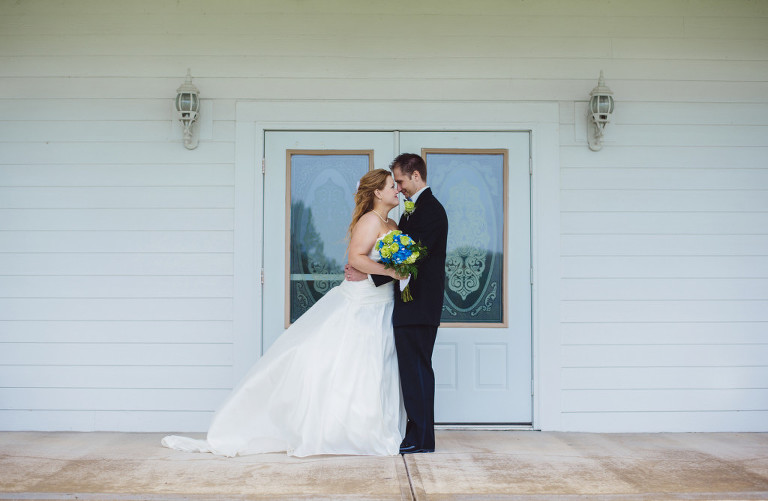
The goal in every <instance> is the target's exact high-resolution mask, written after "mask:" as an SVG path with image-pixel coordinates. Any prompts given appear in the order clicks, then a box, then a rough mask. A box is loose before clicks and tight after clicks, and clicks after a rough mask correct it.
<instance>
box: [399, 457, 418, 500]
mask: <svg viewBox="0 0 768 501" xmlns="http://www.w3.org/2000/svg"><path fill="white" fill-rule="evenodd" d="M400 457H401V458H402V461H403V462H402V466H400V463H399V462H398V461H395V469H396V470H397V479H398V482H399V484H400V499H401V500H403V501H405V500H408V501H414V499H415V498H414V497H413V483H412V482H411V474H410V473H409V472H408V463H406V462H405V456H402V455H401V456H400Z"/></svg>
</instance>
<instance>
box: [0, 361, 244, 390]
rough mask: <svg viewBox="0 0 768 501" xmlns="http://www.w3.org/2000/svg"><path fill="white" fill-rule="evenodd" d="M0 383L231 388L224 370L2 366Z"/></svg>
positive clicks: (146, 367) (181, 367)
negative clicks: (160, 383) (159, 383)
mask: <svg viewBox="0 0 768 501" xmlns="http://www.w3.org/2000/svg"><path fill="white" fill-rule="evenodd" d="M0 381H21V382H23V384H24V385H25V386H24V387H25V388H110V389H153V388H157V387H158V382H159V381H163V386H164V387H165V388H166V389H172V388H179V389H195V388H200V389H219V390H229V389H231V388H232V368H231V367H227V366H215V365H214V366H200V365H196V366H193V367H190V366H148V365H143V366H134V367H126V366H104V365H87V366H62V365H54V366H47V365H23V366H21V365H4V366H0Z"/></svg>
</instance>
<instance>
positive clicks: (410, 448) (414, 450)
mask: <svg viewBox="0 0 768 501" xmlns="http://www.w3.org/2000/svg"><path fill="white" fill-rule="evenodd" d="M426 452H435V449H423V448H419V447H416V446H415V445H401V446H400V454H421V453H426Z"/></svg>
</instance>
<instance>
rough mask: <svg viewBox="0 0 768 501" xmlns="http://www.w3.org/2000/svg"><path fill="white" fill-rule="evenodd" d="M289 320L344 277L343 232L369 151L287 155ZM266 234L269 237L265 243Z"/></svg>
mask: <svg viewBox="0 0 768 501" xmlns="http://www.w3.org/2000/svg"><path fill="white" fill-rule="evenodd" d="M290 158H291V159H290V201H289V202H290V211H291V212H290V239H291V240H290V251H289V254H290V256H289V260H290V265H289V269H290V274H289V282H288V283H289V291H290V292H289V295H290V300H289V302H290V321H291V323H293V322H295V321H296V320H297V319H298V318H299V317H300V316H301V315H302V314H303V313H304V312H305V311H307V310H308V309H309V308H311V307H312V305H313V304H315V303H316V302H317V301H318V300H319V299H320V298H321V297H323V295H325V293H326V292H328V291H329V290H330V289H331V288H333V287H335V286H336V285H338V284H340V283H341V281H342V280H343V279H344V263H346V255H345V253H346V249H347V242H346V232H347V225H348V224H349V220H350V218H351V217H352V210H353V209H354V205H355V203H354V192H355V187H356V185H357V181H358V180H359V179H360V178H361V177H362V176H363V175H364V174H365V173H366V172H367V171H368V169H369V157H368V155H367V154H338V155H320V154H293V155H291V157H290ZM268 242H269V238H267V245H269V244H268Z"/></svg>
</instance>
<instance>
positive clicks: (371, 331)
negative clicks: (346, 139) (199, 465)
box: [162, 250, 405, 456]
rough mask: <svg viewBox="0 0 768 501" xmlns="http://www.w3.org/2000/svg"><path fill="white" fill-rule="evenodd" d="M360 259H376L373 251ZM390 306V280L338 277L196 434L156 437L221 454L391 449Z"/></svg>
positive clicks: (394, 371) (395, 427)
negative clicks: (202, 431) (203, 433)
mask: <svg viewBox="0 0 768 501" xmlns="http://www.w3.org/2000/svg"><path fill="white" fill-rule="evenodd" d="M369 257H370V258H371V259H373V260H374V261H378V260H379V255H378V253H377V252H376V251H375V250H372V251H371V254H370V255H369ZM393 304H394V300H393V290H392V283H389V284H386V285H383V286H381V287H376V286H375V285H374V284H373V283H372V282H371V281H370V280H362V281H359V282H349V281H344V282H342V283H341V284H340V285H339V286H337V287H334V288H333V289H331V290H330V291H329V292H328V293H327V294H326V295H325V296H323V297H322V298H321V299H320V300H319V301H318V302H317V303H316V304H315V305H314V306H313V307H312V308H310V309H309V310H308V311H307V312H306V313H304V315H302V316H301V317H300V318H299V319H298V320H297V321H296V322H295V323H294V324H293V325H291V327H290V328H289V329H288V330H286V331H285V332H284V333H283V334H281V335H280V337H279V338H278V339H277V340H276V341H275V343H274V344H273V345H272V346H271V347H270V348H269V349H268V350H267V352H266V353H265V354H264V355H263V356H262V357H261V359H259V360H258V361H257V362H256V364H255V365H254V366H253V367H252V368H251V370H250V371H249V372H248V374H247V375H246V376H245V378H243V380H242V381H240V383H239V384H238V385H237V386H236V387H235V389H234V390H232V393H231V394H230V395H229V397H228V398H227V399H226V400H225V402H224V403H223V405H222V406H221V408H220V409H219V410H218V411H217V412H216V414H215V415H214V417H213V421H212V423H211V425H210V428H209V429H208V435H207V439H206V440H195V439H191V438H187V437H180V436H175V435H171V436H167V437H165V438H164V439H163V440H162V445H164V446H165V447H169V448H171V449H177V450H181V451H187V452H211V453H213V454H218V455H222V456H242V455H246V454H259V453H266V452H281V451H286V452H287V453H288V454H289V455H292V456H312V455H317V454H361V455H395V454H398V452H399V448H400V441H401V440H402V437H403V433H404V431H405V410H404V408H403V404H402V397H401V393H400V377H399V373H398V367H397V354H396V353H395V343H394V337H393V334H392V308H393Z"/></svg>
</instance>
